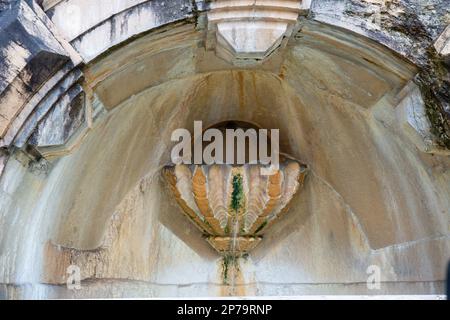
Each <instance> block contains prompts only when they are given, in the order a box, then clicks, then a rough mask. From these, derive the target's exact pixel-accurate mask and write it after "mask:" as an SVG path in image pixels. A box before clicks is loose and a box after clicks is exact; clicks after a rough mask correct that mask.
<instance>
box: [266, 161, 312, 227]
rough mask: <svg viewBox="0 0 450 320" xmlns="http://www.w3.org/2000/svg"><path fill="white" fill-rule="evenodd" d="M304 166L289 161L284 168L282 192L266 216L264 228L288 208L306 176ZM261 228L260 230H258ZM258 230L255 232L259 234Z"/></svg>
mask: <svg viewBox="0 0 450 320" xmlns="http://www.w3.org/2000/svg"><path fill="white" fill-rule="evenodd" d="M306 172H307V170H306V168H305V167H302V166H301V165H300V164H299V163H297V162H290V163H289V164H288V165H287V166H286V167H285V168H284V176H285V181H284V183H283V193H282V197H281V199H280V201H279V204H278V206H277V208H275V210H273V212H272V214H271V215H270V216H269V217H268V220H267V224H266V226H265V228H269V227H270V226H271V225H272V224H273V223H274V222H275V221H276V220H277V219H278V218H279V217H280V216H282V215H283V214H284V213H286V212H287V211H288V210H289V204H290V202H291V200H292V198H293V197H294V195H295V194H296V193H297V191H298V189H299V188H300V187H301V186H302V185H303V182H304V180H305V177H306ZM261 231H262V229H261V230H260V232H261ZM260 232H257V234H259V233H260Z"/></svg>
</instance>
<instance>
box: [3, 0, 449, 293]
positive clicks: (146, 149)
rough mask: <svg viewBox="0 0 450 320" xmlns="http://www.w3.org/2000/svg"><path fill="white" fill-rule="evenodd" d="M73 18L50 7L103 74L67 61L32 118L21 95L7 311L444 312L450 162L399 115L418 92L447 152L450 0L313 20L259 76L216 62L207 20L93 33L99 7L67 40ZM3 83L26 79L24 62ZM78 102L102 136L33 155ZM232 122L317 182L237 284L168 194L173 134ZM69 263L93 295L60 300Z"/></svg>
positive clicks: (126, 11) (131, 9)
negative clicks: (37, 141) (195, 303)
mask: <svg viewBox="0 0 450 320" xmlns="http://www.w3.org/2000/svg"><path fill="white" fill-rule="evenodd" d="M76 1H77V0H68V1H50V2H49V1H44V2H42V4H43V5H44V8H46V9H47V14H48V16H49V17H50V18H51V19H52V22H53V23H54V24H55V25H56V28H57V29H59V30H60V33H61V34H63V35H64V36H65V37H66V40H67V41H70V42H71V44H72V45H73V47H74V48H75V49H77V50H79V51H80V54H81V55H82V57H83V58H84V59H85V62H88V64H87V65H86V66H84V67H82V68H81V67H78V68H74V65H76V63H74V62H73V59H72V62H71V63H72V65H71V64H65V65H64V67H63V68H60V69H58V70H57V72H56V74H54V75H53V76H50V74H49V76H48V77H47V78H48V79H43V80H42V81H43V83H41V85H40V86H39V89H38V88H36V90H34V91H33V93H31V94H29V96H27V98H26V100H27V103H24V101H22V100H21V99H23V98H24V97H23V96H21V95H18V96H17V98H18V99H19V100H20V101H19V102H18V104H17V106H16V105H15V106H16V107H17V110H19V109H20V108H22V106H23V112H20V114H16V115H15V119H16V120H12V119H10V118H8V120H7V122H8V123H7V126H9V127H10V128H11V130H8V132H7V134H6V135H5V137H4V139H2V146H5V147H7V148H6V149H7V150H2V157H3V158H5V157H8V156H9V161H8V162H6V166H5V169H4V171H3V175H2V177H1V180H0V230H1V232H0V283H1V284H2V285H1V286H0V297H5V298H24V297H28V298H30V297H31V298H33V297H34V298H63V297H68V298H70V297H133V296H134V297H161V296H210V295H214V296H217V295H236V294H239V295H288V296H292V295H294V296H295V295H299V294H325V293H326V294H348V293H353V294H430V293H431V294H442V293H443V291H444V285H443V280H444V277H445V265H446V262H447V260H448V257H450V238H449V237H450V236H449V228H450V224H449V216H450V212H449V208H450V199H449V194H450V184H449V181H450V170H449V167H450V162H449V158H448V156H444V155H443V154H441V153H436V154H428V153H423V152H420V151H419V150H418V149H417V145H416V144H415V143H414V141H412V139H411V136H410V134H409V133H408V130H405V129H404V127H403V126H401V124H400V123H399V121H398V119H399V118H398V114H397V110H396V109H397V108H398V107H399V106H400V107H402V106H406V107H410V106H411V104H409V103H407V104H405V103H406V101H407V100H405V96H404V95H403V94H402V92H404V90H405V89H404V88H405V86H407V85H408V84H409V83H410V82H411V81H412V80H414V81H415V82H416V84H418V86H419V88H420V90H421V91H422V101H423V102H424V105H425V110H426V112H427V114H428V117H429V119H431V121H430V124H431V131H432V132H433V133H434V136H435V137H438V141H441V142H442V144H441V146H440V147H441V148H444V147H445V146H446V143H445V141H447V140H445V139H447V138H446V134H447V133H446V132H449V131H446V130H447V129H446V127H445V126H446V123H447V122H445V121H446V114H447V113H446V112H448V102H449V100H450V99H449V97H448V92H449V90H448V83H449V82H448V70H447V68H448V67H447V66H446V65H445V61H444V60H443V59H441V58H442V56H441V55H440V54H442V52H441V51H439V50H436V47H435V46H434V44H435V40H436V39H437V38H438V36H439V35H441V34H442V32H443V31H444V29H445V27H446V25H447V24H448V11H447V10H448V7H446V1H440V0H435V1H422V0H417V1H414V2H413V1H406V0H404V1H403V0H398V1H386V3H385V4H386V9H385V10H384V9H383V10H381V5H380V4H379V3H380V2H379V1H376V0H371V1H364V0H360V1H356V0H351V1H350V0H347V1H340V0H339V1H328V0H316V1H313V2H312V3H311V14H310V15H309V16H308V17H307V18H305V17H302V18H300V21H299V23H298V25H297V27H298V32H297V31H296V32H294V33H293V35H292V37H291V38H290V39H289V41H287V42H286V46H285V47H283V48H281V50H277V51H276V52H274V53H273V54H272V55H271V56H270V58H269V59H267V61H264V62H263V63H261V64H260V65H258V66H257V67H255V66H252V67H249V68H236V67H235V66H233V65H230V64H228V63H227V62H226V61H223V60H222V59H220V58H218V57H217V56H216V55H215V54H214V52H209V51H207V50H205V47H206V46H205V39H206V37H205V28H204V24H202V22H201V21H202V19H204V18H205V13H204V12H202V11H203V10H208V8H209V4H208V3H206V2H203V1H174V2H172V1H171V2H170V3H169V2H168V1H131V0H130V1H119V0H116V1H108V4H109V5H108V6H106V7H105V14H104V15H98V10H97V9H98V8H99V7H98V3H100V2H102V1H85V2H84V5H85V6H82V12H83V13H86V19H84V20H83V21H85V22H86V24H85V25H83V26H82V27H81V28H80V29H74V30H71V29H70V28H69V29H68V25H64V21H63V20H62V19H61V17H63V16H64V12H65V11H64V10H66V9H65V8H66V6H68V5H69V4H71V3H72V4H75V3H76ZM3 3H4V2H3ZM14 3H15V5H17V6H18V7H19V8H22V7H23V8H26V4H30V6H32V4H35V3H34V2H31V1H28V2H18V1H16V2H14ZM163 3H164V4H163ZM305 3H306V2H305ZM29 8H31V7H29ZM95 8H97V9H95ZM375 9H377V10H378V9H380V19H378V18H376V17H377V14H373V13H371V12H372V11H373V10H375ZM24 10H25V9H24ZM34 12H35V13H36V12H37V11H36V10H34ZM91 12H92V14H91ZM32 16H33V15H32ZM375 18H376V19H375ZM40 19H41V20H42V17H41V18H40ZM19 20H20V19H19ZM3 21H7V20H3ZM3 21H1V22H0V24H1V23H3ZM203 21H204V20H203ZM378 21H379V22H380V23H378ZM125 22H126V23H125ZM170 22H173V24H169V25H166V24H168V23H170ZM14 23H15V22H14ZM38 25H39V24H38ZM48 27H49V28H50V24H48ZM152 29H155V30H152ZM8 30H9V29H8ZM14 30H15V29H14ZM49 30H50V29H49ZM52 30H53V29H52ZM44 31H45V30H44ZM8 34H9V36H8V39H9V37H10V36H11V34H12V35H14V32H12V33H11V32H9V33H8ZM44 34H45V33H44ZM52 34H54V31H52ZM2 35H3V34H2ZM2 35H0V38H1V37H2ZM133 37H135V38H133ZM34 39H35V38H34ZM49 39H51V37H50V38H49ZM8 41H9V40H8ZM52 41H53V40H52ZM58 43H62V42H61V41H59V42H58ZM61 46H62V47H64V48H65V49H64V52H68V53H67V55H66V58H67V57H69V56H72V53H69V51H70V48H67V44H64V45H63V44H61ZM0 47H1V49H3V46H0ZM72 50H73V48H72ZM2 52H3V51H2ZM13 56H14V55H13ZM27 57H28V56H27ZM8 59H11V55H9V54H8ZM27 59H28V58H27ZM25 60H26V59H25ZM4 61H5V59H3V60H1V61H0V65H2V63H3V65H5V66H6V64H4ZM7 64H8V66H7V68H8V70H9V68H13V72H11V73H9V71H8V72H7V73H4V74H8V75H11V76H8V77H10V78H8V79H13V80H14V79H16V78H17V75H18V74H20V70H24V68H25V69H26V68H27V66H28V65H29V62H28V60H26V61H23V63H22V64H10V63H7ZM3 65H2V66H3ZM16 65H21V66H22V67H21V68H15V66H16ZM14 68H15V69H14ZM14 70H15V71H14ZM417 74H418V76H417ZM8 81H10V80H8ZM77 85H80V86H81V87H82V88H83V91H84V94H85V95H86V99H85V100H86V115H87V118H86V119H85V120H86V127H87V129H86V130H84V129H83V130H77V131H76V132H74V137H75V138H76V139H68V142H67V143H66V144H65V145H63V146H59V147H58V148H53V147H52V148H50V149H45V148H42V149H38V150H37V151H39V153H40V154H38V155H37V156H35V154H34V152H35V151H36V150H35V149H33V148H29V146H28V144H27V141H28V138H29V137H30V135H31V134H32V133H33V132H35V129H36V126H39V129H40V130H41V131H40V132H50V131H54V132H55V133H58V135H59V136H58V137H57V140H58V143H59V142H61V141H65V140H67V139H66V138H67V136H68V135H66V134H65V133H67V132H68V131H65V130H64V124H65V120H66V119H65V117H59V116H60V115H64V114H65V115H70V112H69V110H70V108H72V107H75V105H73V106H72V105H71V104H70V103H59V102H61V101H63V99H64V97H65V96H68V95H70V92H71V90H72V89H71V88H78V90H80V89H79V87H77ZM5 88H7V87H5ZM5 90H8V89H5ZM79 92H80V91H79ZM412 97H416V98H418V95H417V91H416V92H415V95H412V96H406V99H410V98H412ZM69 100H70V101H74V100H72V99H69ZM415 101H419V99H417V100H415ZM3 107H4V104H3V103H2V105H1V106H0V108H2V110H3ZM75 109H76V108H75ZM75 109H74V110H75ZM76 110H80V109H76ZM17 113H18V112H17ZM75 113H76V114H78V115H79V113H77V112H75ZM56 115H59V116H58V117H56V119H57V120H58V121H52V120H53V119H55V116H56ZM72 119H79V118H78V117H76V116H75V117H74V118H72ZM94 119H95V121H94V122H93V123H92V121H93V120H94ZM229 119H239V120H242V121H247V122H250V123H257V124H258V125H259V126H261V127H265V128H280V129H281V149H282V150H286V152H287V153H289V154H291V155H293V156H294V157H295V158H297V159H299V160H300V161H301V162H302V163H305V164H307V165H308V166H309V168H310V169H311V172H310V175H309V176H308V178H307V179H306V181H305V189H304V192H302V193H301V194H299V196H298V197H294V199H293V201H292V207H291V209H290V210H289V211H288V212H287V213H286V215H285V216H284V217H283V218H281V219H280V221H279V222H278V223H277V224H274V225H273V228H272V229H271V230H270V232H268V233H267V234H265V238H264V239H263V241H261V243H260V245H259V246H258V247H256V248H255V250H254V251H252V252H251V254H250V255H249V256H248V257H246V258H242V259H239V261H238V263H236V264H231V265H230V264H227V263H226V261H224V260H222V259H221V258H220V257H219V256H218V255H217V254H216V253H215V252H214V251H213V250H212V249H211V248H210V246H209V245H208V244H207V243H206V242H205V241H204V239H202V236H201V233H200V232H199V231H198V230H197V229H196V228H195V227H194V226H192V225H191V224H190V223H189V221H186V220H185V219H184V218H183V217H182V215H181V212H180V211H179V210H180V209H179V208H178V206H177V205H176V203H175V200H174V199H173V197H171V196H170V192H169V189H168V186H167V184H166V182H165V181H164V180H163V179H162V177H161V170H162V168H163V167H164V166H165V165H167V164H168V163H169V161H170V148H171V147H172V142H171V141H170V135H171V132H172V130H173V129H176V128H181V127H182V128H188V129H192V124H193V121H194V120H203V121H204V125H205V126H209V125H214V124H216V123H219V122H222V121H225V120H229ZM403 119H405V118H403ZM433 119H434V120H433ZM11 120H12V121H13V122H11ZM75 123H77V122H75ZM82 127H83V126H82ZM42 129H45V130H42ZM288 129H289V130H288ZM71 131H72V129H70V130H69V132H71ZM428 134H429V132H426V136H427V137H429V135H428ZM47 137H48V136H47ZM47 137H46V138H45V139H44V140H47ZM35 138H37V136H35ZM48 141H53V142H54V141H55V140H52V139H50V140H48ZM53 142H52V143H53ZM13 143H14V144H15V146H16V147H20V148H22V149H23V150H26V151H27V152H23V151H19V150H16V147H14V146H12V144H13ZM44 149H45V150H44ZM63 155H64V157H63ZM42 157H43V158H42ZM55 157H56V158H55ZM0 167H1V165H0ZM30 261H31V262H32V263H30ZM70 264H76V265H78V266H79V267H80V268H81V273H82V279H83V281H82V289H81V290H80V291H70V290H68V289H67V288H66V287H65V286H64V282H65V281H66V279H67V274H66V270H67V267H68V266H69V265H70ZM370 265H377V266H378V267H380V270H381V277H382V284H381V290H379V291H368V290H367V287H366V280H367V273H366V271H367V268H368V266H370ZM227 268H235V271H236V272H235V273H234V274H235V277H234V279H233V283H234V284H235V286H231V285H229V284H227V281H226V280H227V279H224V274H227V272H224V270H227Z"/></svg>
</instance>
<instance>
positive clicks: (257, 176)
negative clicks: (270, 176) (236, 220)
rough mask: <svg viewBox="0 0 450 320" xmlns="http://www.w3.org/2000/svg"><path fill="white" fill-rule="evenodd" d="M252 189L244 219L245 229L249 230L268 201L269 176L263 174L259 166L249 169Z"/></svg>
mask: <svg viewBox="0 0 450 320" xmlns="http://www.w3.org/2000/svg"><path fill="white" fill-rule="evenodd" d="M249 181H250V191H249V196H248V210H247V214H246V216H245V220H244V231H245V232H248V231H249V230H250V229H251V227H252V226H253V224H254V223H255V222H256V220H257V219H258V217H259V216H260V215H262V212H263V210H264V208H265V207H266V204H267V201H268V200H269V198H268V196H267V194H266V192H265V191H266V186H267V176H262V175H261V168H260V167H259V166H251V167H250V170H249Z"/></svg>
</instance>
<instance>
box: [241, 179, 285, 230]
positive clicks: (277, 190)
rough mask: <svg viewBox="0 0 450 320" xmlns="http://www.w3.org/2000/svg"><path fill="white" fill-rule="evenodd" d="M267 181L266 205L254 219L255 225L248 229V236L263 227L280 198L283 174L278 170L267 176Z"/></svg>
mask: <svg viewBox="0 0 450 320" xmlns="http://www.w3.org/2000/svg"><path fill="white" fill-rule="evenodd" d="M267 180H268V181H267V187H266V194H267V197H268V201H267V203H266V206H265V207H264V210H263V211H262V213H261V214H260V215H259V217H258V218H257V219H256V221H255V223H254V224H253V226H252V228H251V229H250V232H249V233H250V234H254V233H257V232H259V231H260V230H261V229H262V227H264V224H265V223H266V221H267V219H268V216H269V215H270V214H271V213H272V211H273V210H274V209H275V208H276V206H277V205H278V202H279V201H280V198H281V192H282V185H283V172H282V171H281V170H278V171H277V172H276V173H274V174H273V175H271V176H269V177H268V179H267Z"/></svg>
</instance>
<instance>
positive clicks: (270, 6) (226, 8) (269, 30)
mask: <svg viewBox="0 0 450 320" xmlns="http://www.w3.org/2000/svg"><path fill="white" fill-rule="evenodd" d="M302 2H303V1H301V0H296V1H294V0H282V1H276V0H231V1H230V0H225V1H220V0H217V1H213V2H212V3H211V10H210V11H209V12H208V34H209V35H208V38H209V39H210V40H209V42H211V43H212V44H210V45H209V49H213V48H215V51H216V54H217V56H219V57H220V58H222V59H224V60H227V61H229V62H231V63H233V64H236V65H245V64H254V63H257V62H259V61H262V60H264V59H265V58H267V57H268V56H269V55H270V54H271V53H272V52H274V51H275V50H276V49H277V48H278V47H280V46H281V44H282V42H283V39H287V38H289V36H290V35H291V33H292V30H293V26H294V25H295V23H296V22H297V18H298V16H299V14H300V13H301V12H303V11H305V10H304V9H306V5H305V4H304V3H302ZM306 2H308V1H306ZM307 7H309V5H308V6H307ZM211 40H213V41H211Z"/></svg>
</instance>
